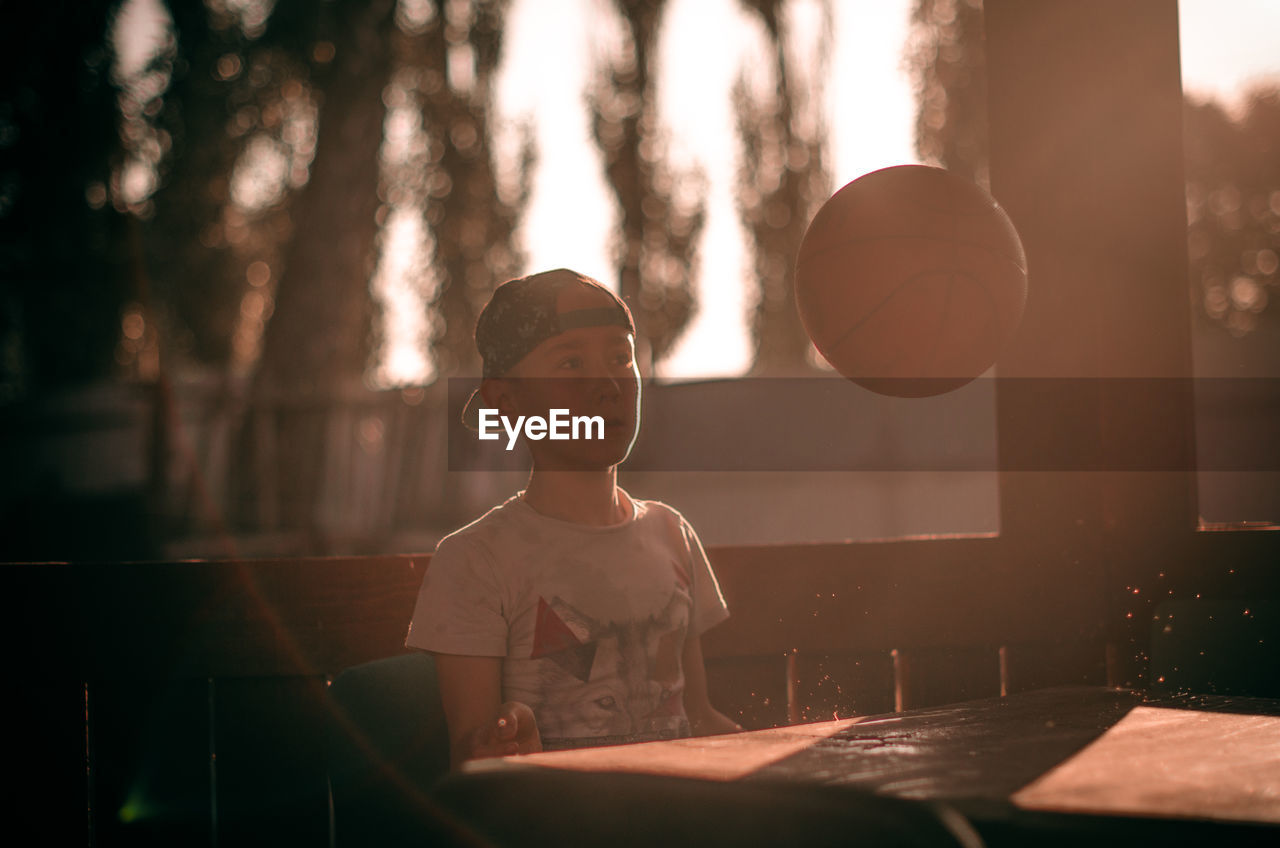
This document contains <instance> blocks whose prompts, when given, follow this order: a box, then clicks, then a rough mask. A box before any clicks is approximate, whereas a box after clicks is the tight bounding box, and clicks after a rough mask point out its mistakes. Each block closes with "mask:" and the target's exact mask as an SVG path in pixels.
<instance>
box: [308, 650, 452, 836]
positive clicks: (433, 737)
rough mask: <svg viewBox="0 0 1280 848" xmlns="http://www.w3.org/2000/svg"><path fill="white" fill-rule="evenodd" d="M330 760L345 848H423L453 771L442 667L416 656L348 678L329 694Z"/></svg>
mask: <svg viewBox="0 0 1280 848" xmlns="http://www.w3.org/2000/svg"><path fill="white" fill-rule="evenodd" d="M329 707H330V709H329V715H328V722H327V728H326V739H325V743H326V745H325V747H326V756H327V760H328V767H329V789H330V795H331V798H332V801H333V817H334V820H333V823H334V832H335V835H336V837H337V844H338V845H339V846H348V845H391V844H410V843H416V844H421V840H420V834H422V833H423V832H426V831H431V830H433V829H434V828H435V827H436V826H437V819H438V818H439V816H440V812H439V810H438V808H437V806H436V804H435V802H434V801H433V799H432V795H431V789H432V787H433V786H434V784H435V783H436V782H437V781H438V780H439V779H440V778H441V777H443V776H444V775H445V774H446V773H448V771H449V733H448V727H447V725H446V724H445V719H444V710H443V708H442V707H441V704H440V690H439V687H438V686H437V684H436V672H435V663H434V661H433V660H432V658H431V655H430V654H426V653H422V652H415V653H412V654H404V655H402V656H396V657H389V658H387V659H381V660H375V661H373V662H369V663H365V664H363V665H358V666H353V667H351V668H348V669H347V670H345V671H343V672H342V673H341V674H339V675H338V676H337V678H336V679H334V681H333V685H332V686H331V687H330V690H329Z"/></svg>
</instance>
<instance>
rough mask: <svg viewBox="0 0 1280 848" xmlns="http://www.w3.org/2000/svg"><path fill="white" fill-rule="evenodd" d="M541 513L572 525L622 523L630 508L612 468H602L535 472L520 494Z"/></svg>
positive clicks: (602, 525)
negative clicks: (600, 469) (596, 469)
mask: <svg viewBox="0 0 1280 848" xmlns="http://www.w3.org/2000/svg"><path fill="white" fill-rule="evenodd" d="M521 497H522V498H523V499H524V502H525V503H527V504H528V505H529V506H531V507H533V508H534V509H535V510H537V511H538V512H539V513H540V514H542V515H545V516H547V517H548V518H558V519H560V520H561V521H571V522H573V523H575V524H588V525H592V526H596V527H608V526H610V525H613V524H621V523H622V522H623V521H625V520H626V519H627V518H628V517H629V516H630V515H631V510H632V505H631V499H630V498H628V497H627V494H626V492H624V491H622V490H621V489H619V488H618V474H617V471H616V470H615V469H613V468H609V469H607V470H602V471H538V470H537V469H534V472H533V474H532V475H531V476H530V477H529V485H528V486H527V487H526V488H525V490H524V493H523V494H522V495H521Z"/></svg>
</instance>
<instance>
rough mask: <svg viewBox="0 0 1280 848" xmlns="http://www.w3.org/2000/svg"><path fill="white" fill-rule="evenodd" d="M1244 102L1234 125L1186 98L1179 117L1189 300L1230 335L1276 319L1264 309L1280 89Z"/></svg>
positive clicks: (1273, 262) (1272, 247) (1272, 244)
mask: <svg viewBox="0 0 1280 848" xmlns="http://www.w3.org/2000/svg"><path fill="white" fill-rule="evenodd" d="M1245 104H1246V105H1245V108H1244V110H1243V114H1242V116H1241V118H1240V119H1239V120H1233V119H1232V117H1231V116H1230V115H1229V114H1228V113H1227V112H1226V110H1225V109H1223V107H1222V106H1221V105H1220V104H1218V103H1215V102H1213V101H1200V100H1195V99H1192V98H1187V99H1186V101H1185V108H1184V113H1183V116H1184V132H1183V139H1184V145H1185V152H1186V169H1187V220H1188V223H1189V227H1190V230H1189V232H1188V234H1187V236H1188V239H1187V243H1188V252H1189V254H1190V263H1191V267H1190V270H1191V285H1192V295H1193V300H1194V301H1195V302H1196V303H1197V304H1198V305H1199V308H1198V309H1196V313H1197V314H1198V315H1199V316H1200V317H1201V318H1202V319H1203V320H1207V321H1209V322H1212V323H1213V324H1215V325H1217V326H1219V327H1223V328H1225V329H1226V330H1227V331H1228V332H1230V333H1231V334H1232V335H1234V336H1243V335H1245V334H1247V333H1249V332H1250V331H1252V330H1254V329H1255V328H1257V327H1258V326H1259V322H1260V321H1262V320H1269V323H1270V324H1271V325H1272V327H1273V328H1275V327H1276V323H1275V322H1276V321H1278V320H1280V318H1277V317H1276V316H1277V310H1276V309H1268V308H1267V306H1268V304H1269V303H1270V301H1271V300H1272V299H1273V297H1274V295H1275V289H1276V287H1277V286H1280V88H1269V87H1258V88H1255V89H1253V90H1252V91H1250V92H1249V94H1248V96H1247V97H1246V98H1245ZM1267 316H1271V317H1270V319H1268V318H1267Z"/></svg>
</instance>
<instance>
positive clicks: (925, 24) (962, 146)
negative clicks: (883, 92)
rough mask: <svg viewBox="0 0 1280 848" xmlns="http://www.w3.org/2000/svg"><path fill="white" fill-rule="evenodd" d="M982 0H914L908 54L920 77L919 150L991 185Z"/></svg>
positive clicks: (917, 78)
mask: <svg viewBox="0 0 1280 848" xmlns="http://www.w3.org/2000/svg"><path fill="white" fill-rule="evenodd" d="M982 27H983V24H982V0H915V3H914V5H913V6H912V8H911V36H910V39H909V41H908V48H907V59H908V62H909V64H910V66H911V70H912V74H913V76H914V77H915V91H916V153H917V154H918V155H919V156H920V158H921V160H922V161H925V162H930V163H933V164H936V165H941V166H942V167H944V168H947V169H948V170H950V171H952V172H954V173H957V174H960V175H961V176H964V177H967V178H968V179H970V180H973V181H974V182H975V183H977V184H978V185H980V186H983V187H984V188H985V187H987V186H989V185H990V179H989V176H988V169H987V74H986V64H987V63H986V50H985V47H984V42H985V39H984V36H983V29H982Z"/></svg>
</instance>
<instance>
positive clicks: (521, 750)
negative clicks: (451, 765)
mask: <svg viewBox="0 0 1280 848" xmlns="http://www.w3.org/2000/svg"><path fill="white" fill-rule="evenodd" d="M468 747H469V748H470V752H469V756H468V757H467V759H482V758H484V757H508V756H511V755H512V754H533V753H537V752H538V751H541V750H542V737H541V736H539V735H538V723H537V722H536V721H535V720H534V718H533V710H532V709H530V708H529V706H528V705H527V704H522V703H520V702H519V701H507V702H506V703H505V704H503V705H502V706H501V707H499V708H498V714H497V715H496V716H495V717H494V718H493V719H492V720H491V721H490V722H488V723H487V724H483V725H481V726H480V727H477V728H476V729H475V730H473V731H472V732H471V739H470V745H469V746H468Z"/></svg>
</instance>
